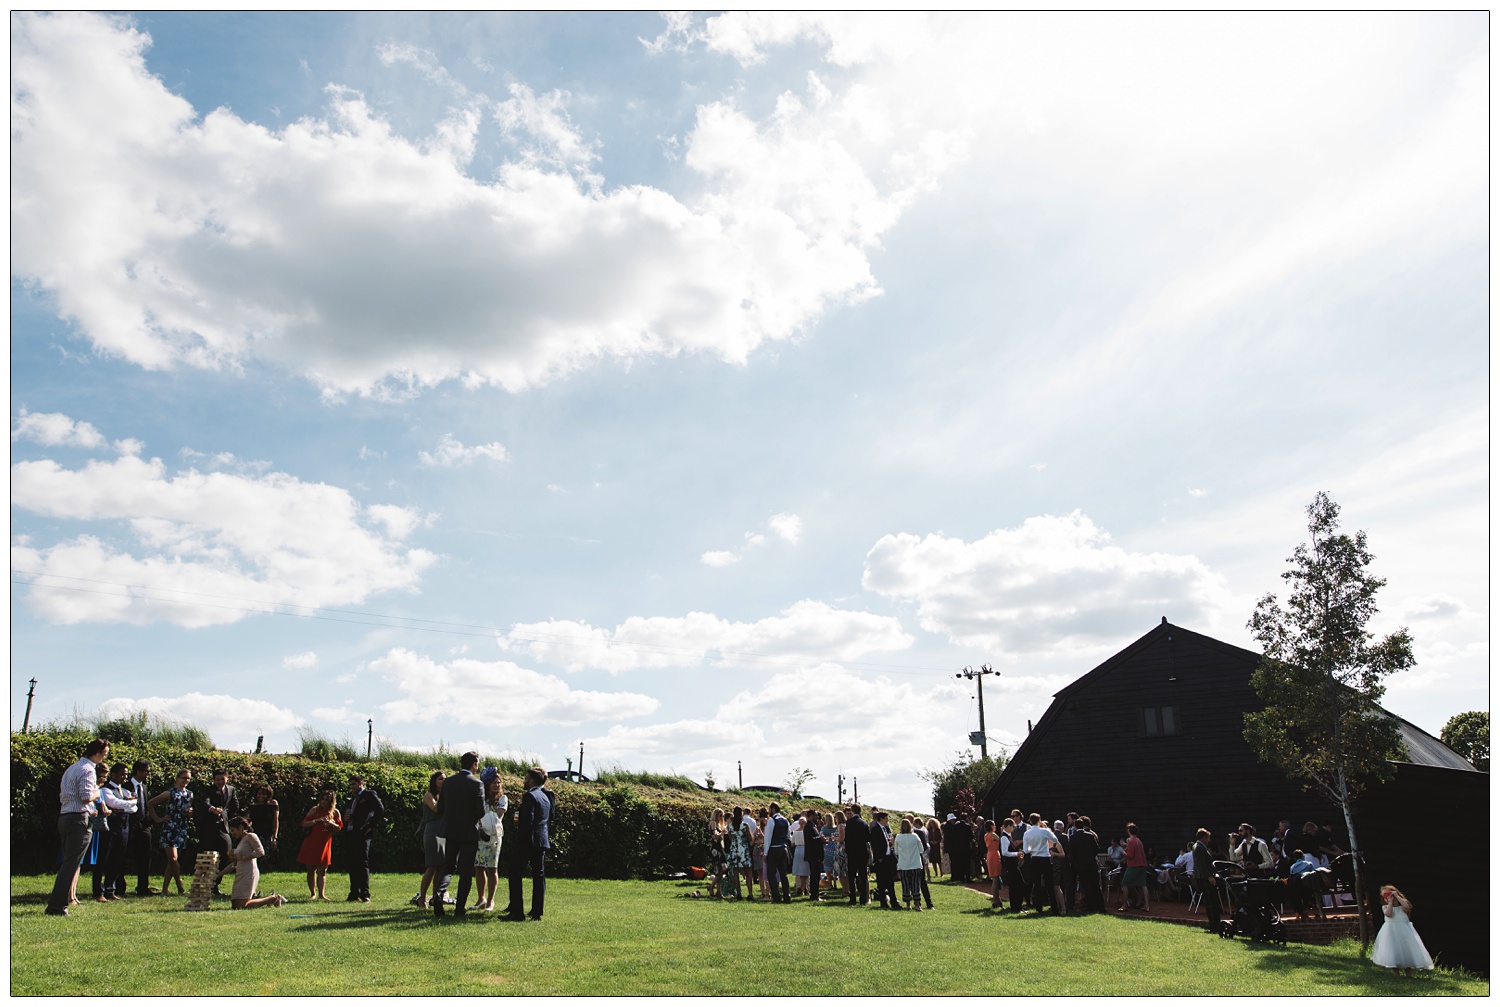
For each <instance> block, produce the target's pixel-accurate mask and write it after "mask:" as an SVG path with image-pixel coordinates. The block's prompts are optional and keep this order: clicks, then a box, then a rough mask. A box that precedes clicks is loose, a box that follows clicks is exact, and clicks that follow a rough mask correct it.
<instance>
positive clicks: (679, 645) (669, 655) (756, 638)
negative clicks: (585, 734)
mask: <svg viewBox="0 0 1500 1007" xmlns="http://www.w3.org/2000/svg"><path fill="white" fill-rule="evenodd" d="M498 640H499V643H500V645H501V646H502V647H506V648H510V649H515V650H519V651H521V652H523V653H526V654H529V655H530V656H532V657H534V658H536V659H537V660H540V661H545V662H547V663H548V664H553V665H556V666H557V667H560V668H564V669H566V670H568V671H581V670H583V669H585V668H599V669H603V670H606V671H611V672H622V671H631V670H634V669H637V668H680V667H686V666H691V665H695V664H700V663H702V662H703V661H706V660H708V659H710V657H711V656H712V655H714V654H720V655H730V657H728V658H724V657H720V658H719V660H729V661H731V662H732V661H733V660H734V659H735V656H740V657H745V656H750V657H759V658H768V659H775V660H778V661H783V660H784V661H793V660H803V661H807V660H811V661H826V660H839V661H853V660H857V659H858V658H860V657H863V656H864V655H866V654H870V653H875V652H880V651H895V650H904V649H905V648H907V647H910V646H911V644H912V642H913V640H912V637H911V636H909V635H908V634H907V633H905V632H903V631H902V629H901V622H900V620H898V619H894V618H892V617H890V616H882V615H874V614H871V613H869V612H850V611H847V610H844V609H837V608H833V607H831V606H829V605H827V604H824V603H823V602H820V601H813V600H812V599H806V600H803V601H799V602H797V603H796V604H795V605H792V606H791V607H790V608H787V609H786V610H785V611H783V612H782V613H781V614H780V615H776V616H770V617H768V618H765V619H761V620H759V621H757V622H730V621H728V620H726V619H720V618H719V617H718V616H715V615H711V614H709V613H707V612H690V613H688V614H687V615H685V616H680V617H669V616H652V617H649V618H646V617H642V616H632V617H630V618H629V619H626V620H625V621H624V622H623V623H621V624H620V625H619V626H617V627H615V629H613V630H609V629H599V628H595V627H593V626H590V625H588V624H587V623H581V622H569V621H562V620H553V621H550V622H538V623H517V624H516V625H514V626H512V627H511V629H510V631H509V632H508V633H506V634H505V635H504V636H501V637H499V638H498Z"/></svg>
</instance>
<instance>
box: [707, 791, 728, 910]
mask: <svg viewBox="0 0 1500 1007" xmlns="http://www.w3.org/2000/svg"><path fill="white" fill-rule="evenodd" d="M724 838H725V834H724V809H723V808H715V809H714V813H713V817H712V818H710V819H709V820H708V887H709V895H710V896H711V897H713V898H716V899H719V898H723V897H724V863H725V859H726V857H725V853H724Z"/></svg>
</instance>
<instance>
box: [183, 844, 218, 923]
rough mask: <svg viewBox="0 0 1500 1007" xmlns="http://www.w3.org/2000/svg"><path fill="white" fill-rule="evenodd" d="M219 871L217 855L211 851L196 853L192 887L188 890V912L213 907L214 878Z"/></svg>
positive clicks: (204, 910)
mask: <svg viewBox="0 0 1500 1007" xmlns="http://www.w3.org/2000/svg"><path fill="white" fill-rule="evenodd" d="M218 873H219V855H218V854H217V853H215V852H213V851H211V850H210V851H209V852H207V853H200V854H198V859H197V861H195V862H194V864H193V887H192V888H191V889H190V890H189V891H188V902H187V906H186V907H185V908H186V909H187V911H188V912H190V913H195V912H206V911H207V910H209V909H212V908H213V895H214V878H215V877H216V876H217V875H218Z"/></svg>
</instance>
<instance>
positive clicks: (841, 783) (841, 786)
mask: <svg viewBox="0 0 1500 1007" xmlns="http://www.w3.org/2000/svg"><path fill="white" fill-rule="evenodd" d="M843 804H844V774H843V773H840V774H839V806H840V807H843Z"/></svg>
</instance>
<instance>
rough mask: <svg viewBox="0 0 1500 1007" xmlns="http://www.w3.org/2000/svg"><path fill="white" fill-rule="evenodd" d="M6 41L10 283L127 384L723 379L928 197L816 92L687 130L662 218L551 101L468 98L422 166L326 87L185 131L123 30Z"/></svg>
mask: <svg viewBox="0 0 1500 1007" xmlns="http://www.w3.org/2000/svg"><path fill="white" fill-rule="evenodd" d="M13 29H14V31H13V34H12V64H11V67H12V80H13V83H12V134H11V136H12V147H11V150H12V184H13V189H12V191H13V193H15V195H16V198H15V200H14V201H13V204H12V237H13V243H12V269H13V270H14V272H15V274H16V275H18V276H20V277H22V278H24V279H25V280H27V281H29V282H32V283H35V284H37V285H39V286H40V287H41V288H43V289H45V290H46V291H48V292H49V293H50V294H51V295H52V296H53V297H55V299H56V302H57V304H58V306H59V308H60V310H61V312H62V314H63V315H64V316H65V317H67V318H69V319H71V320H73V321H74V322H75V323H76V324H77V326H78V327H79V329H80V330H81V331H82V332H83V333H84V334H86V335H87V337H88V338H89V339H91V340H92V341H93V342H94V343H95V345H96V346H97V347H98V348H99V349H101V350H102V351H105V352H108V353H111V354H117V355H119V356H122V357H124V358H126V359H128V360H131V361H134V362H136V363H138V364H140V365H142V366H145V367H150V368H163V367H169V366H173V365H178V364H190V365H196V366H227V365H234V364H236V363H237V362H239V361H241V360H243V359H245V358H247V357H252V356H255V357H260V358H263V359H267V360H271V361H275V362H277V363H279V364H281V365H284V366H285V367H287V368H289V369H291V370H293V371H295V372H298V373H301V374H305V375H307V376H309V377H310V378H312V379H313V380H315V381H317V382H319V383H320V384H321V385H322V386H323V387H324V388H325V389H328V390H331V391H336V392H344V391H356V390H357V391H364V392H369V391H377V392H382V393H384V394H392V393H393V392H394V391H395V390H399V389H400V388H402V387H404V388H407V389H410V388H414V387H420V386H425V385H429V384H432V383H435V382H439V381H443V380H446V379H450V378H461V379H463V380H464V381H465V382H467V383H470V384H481V383H492V384H497V385H501V386H503V387H506V388H510V389H517V388H522V387H525V386H528V385H531V384H535V383H537V382H540V381H544V380H547V379H548V378H550V377H552V376H555V375H558V374H561V373H565V372H567V371H569V370H571V369H574V368H576V367H579V366H581V365H583V364H584V363H586V362H588V361H590V360H593V359H595V358H599V357H606V356H627V357H628V356H633V355H639V354H655V353H665V354H675V353H679V352H682V351H700V350H701V351H707V352H711V353H715V354H717V355H719V356H721V357H723V358H724V359H726V360H730V361H737V362H738V361H744V360H745V359H746V356H747V354H749V353H750V351H752V350H753V349H754V348H755V347H756V346H758V345H760V344H761V343H762V342H764V341H766V340H775V339H782V338H786V337H788V336H791V335H793V334H794V333H796V332H797V331H798V330H799V329H801V328H802V327H804V326H805V325H807V324H808V323H809V322H810V321H811V320H813V319H815V318H816V317H817V316H818V315H819V314H820V313H822V312H823V311H825V310H826V309H827V308H829V307H830V306H831V305H836V304H839V303H846V302H851V301H856V300H859V299H861V298H865V297H868V296H870V295H872V294H874V293H875V292H876V285H875V281H874V279H873V277H872V275H871V272H870V268H869V263H868V261H867V258H866V250H867V249H869V248H871V247H872V246H873V244H874V242H875V241H876V239H877V238H878V236H879V235H880V234H881V233H882V232H883V231H885V230H886V229H888V228H889V227H890V226H891V225H892V224H893V223H894V221H895V220H896V219H897V217H898V216H899V214H900V212H901V209H902V208H903V207H904V206H905V205H906V204H907V203H908V202H909V201H910V199H911V196H912V193H913V192H915V191H917V189H919V188H920V187H921V186H922V185H926V184H930V181H929V180H928V179H927V176H926V174H925V173H924V171H923V170H917V171H915V172H914V171H913V169H912V165H913V164H915V163H917V162H922V163H924V164H925V162H926V160H930V158H926V157H925V155H923V154H922V151H921V149H920V148H921V141H920V138H918V139H917V140H916V141H915V145H916V148H917V149H916V150H914V151H907V150H906V149H905V141H906V140H907V139H908V138H906V137H904V136H900V135H897V136H894V137H891V136H884V137H879V136H877V134H880V133H881V131H882V129H883V125H882V124H881V123H879V122H876V121H867V120H866V119H864V118H861V117H859V116H854V115H847V116H845V117H844V119H843V122H842V125H841V127H840V133H839V134H838V135H834V134H832V133H830V132H829V131H828V130H827V129H826V128H825V127H826V124H827V121H828V119H827V115H826V114H825V110H823V109H822V108H820V106H826V105H828V103H829V102H830V100H831V99H830V98H829V96H828V90H827V88H826V87H824V86H823V85H821V84H820V83H818V82H817V81H813V82H812V83H811V84H810V85H809V89H808V95H807V98H806V100H803V99H799V98H796V97H794V96H791V95H787V96H786V97H785V98H784V100H783V101H781V102H780V103H778V106H777V109H776V111H775V113H774V114H772V115H771V116H769V117H768V118H767V119H765V120H763V121H756V120H753V119H751V118H750V117H748V116H747V115H746V114H744V113H743V112H742V111H740V110H739V109H737V108H736V107H735V106H734V105H733V104H732V103H730V102H727V101H720V102H714V103H710V104H706V105H703V106H701V107H700V109H699V111H698V116H697V120H696V123H695V125H694V127H693V128H692V130H691V132H690V134H689V135H688V137H687V138H686V141H685V144H684V147H683V160H684V163H685V164H686V165H687V166H688V168H689V169H690V171H691V173H692V177H693V179H694V180H695V186H694V188H695V195H693V196H692V197H691V198H688V199H686V200H685V201H684V200H681V199H679V198H677V197H675V196H673V195H671V194H668V193H666V192H663V191H660V190H657V189H653V188H649V187H646V186H639V185H637V186H624V187H617V188H613V189H609V188H605V187H603V186H602V185H601V184H599V179H598V177H597V176H595V175H592V174H589V172H588V170H586V169H587V168H588V166H589V165H591V163H592V161H593V160H594V157H593V154H592V150H593V146H592V144H591V143H590V142H589V141H586V140H584V139H583V138H581V137H579V136H578V135H577V133H576V131H575V130H574V129H573V127H572V125H571V123H570V122H569V121H568V120H567V118H566V115H565V114H564V112H563V110H561V108H560V106H559V102H560V100H561V99H560V98H558V97H557V96H541V97H538V96H537V95H535V94H533V93H532V92H531V91H529V90H528V89H526V88H525V87H524V86H519V87H518V88H513V89H512V93H511V95H510V97H508V98H507V99H506V100H505V101H503V102H495V101H491V100H490V99H488V98H487V97H485V96H483V95H472V94H470V95H466V96H465V103H464V105H463V107H462V108H460V109H459V110H457V111H455V112H454V113H453V115H452V116H451V117H450V119H448V120H446V121H444V122H443V123H441V124H439V125H438V127H437V129H436V131H435V133H434V136H433V137H432V138H431V140H430V141H428V142H426V143H413V142H411V141H408V140H406V139H404V138H402V137H400V136H398V135H396V134H395V133H394V132H393V131H392V129H391V128H390V126H389V125H388V124H387V123H386V122H385V121H383V120H382V119H380V118H379V117H377V116H376V115H375V114H374V113H373V112H372V111H371V109H370V108H369V107H368V106H367V105H366V104H365V102H364V101H363V99H362V98H361V97H360V96H359V95H357V94H354V93H352V92H348V91H344V90H340V89H338V88H330V104H329V110H328V113H327V117H326V118H322V119H304V120H301V121H298V122H296V123H293V124H291V125H289V126H286V127H285V128H283V129H281V130H279V131H271V130H268V129H266V128H264V127H262V126H259V125H256V124H254V123H250V122H246V121H244V120H242V119H240V118H239V117H237V116H236V115H235V114H234V113H233V112H231V111H229V110H228V109H224V108H221V109H217V110H214V111H211V112H209V113H208V114H206V115H202V116H201V117H200V115H199V112H198V110H195V109H193V108H192V107H191V106H190V105H189V104H188V103H187V102H186V101H184V100H183V99H182V98H180V97H178V96H176V95H174V94H172V93H171V92H170V91H168V90H167V88H166V87H165V86H163V84H162V82H161V81H160V80H159V79H157V78H155V77H154V76H152V75H151V74H150V73H149V71H148V70H147V67H146V64H145V61H144V53H145V51H146V49H147V47H148V46H149V41H150V40H149V38H148V36H146V35H145V34H144V33H142V32H140V31H137V30H135V29H134V28H132V27H131V26H130V23H129V22H128V21H125V20H122V19H120V18H114V17H104V16H98V15H91V14H58V15H30V14H23V15H18V16H17V18H16V19H15V21H14V23H13ZM386 56H387V61H388V62H393V61H408V62H410V61H416V62H419V63H420V62H421V60H420V58H419V57H418V56H414V55H413V54H412V53H410V52H406V51H401V52H397V51H395V50H391V51H390V52H387V53H386ZM439 70H440V68H432V67H428V71H429V79H434V78H433V75H434V74H437V73H438V71H439ZM834 104H838V102H837V101H835V102H834ZM485 111H487V112H489V113H490V115H489V117H486V115H483V114H481V113H482V112H485ZM491 120H495V121H498V123H499V125H500V127H501V128H503V129H504V130H505V131H507V132H508V133H510V134H519V135H522V136H529V138H530V142H531V146H530V147H528V148H527V150H526V152H525V153H524V154H523V155H522V156H520V157H519V158H518V159H516V160H514V161H511V162H509V163H507V164H505V165H503V166H502V167H501V169H500V170H499V172H498V174H497V176H496V177H495V179H494V180H493V181H484V182H481V181H477V180H475V179H474V178H472V177H470V176H469V175H468V174H466V165H467V160H468V158H469V157H470V156H472V153H473V150H474V139H475V135H476V131H477V130H479V129H481V128H483V127H484V126H485V124H486V123H487V122H490V121H491ZM870 137H875V141H874V142H872V143H868V144H866V148H867V149H861V148H859V147H858V143H857V141H859V140H860V139H861V138H870ZM917 176H921V177H920V178H918V177H917Z"/></svg>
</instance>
